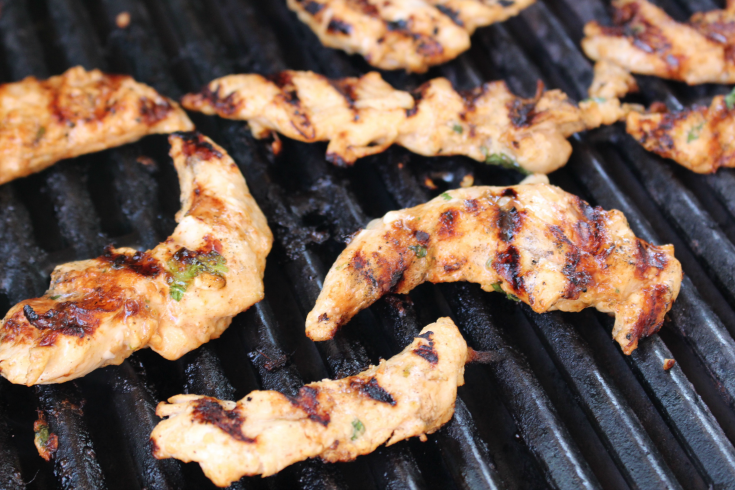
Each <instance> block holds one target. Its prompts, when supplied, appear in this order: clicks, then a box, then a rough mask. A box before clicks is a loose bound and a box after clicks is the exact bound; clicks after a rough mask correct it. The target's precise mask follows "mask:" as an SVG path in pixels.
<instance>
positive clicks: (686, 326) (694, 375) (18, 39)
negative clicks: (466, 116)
mask: <svg viewBox="0 0 735 490" xmlns="http://www.w3.org/2000/svg"><path fill="white" fill-rule="evenodd" d="M658 3H659V4H660V5H661V6H663V7H664V8H665V9H666V10H667V11H669V12H671V13H672V14H673V15H674V16H675V17H676V18H679V19H683V18H686V17H687V16H688V15H689V14H690V13H691V12H692V11H694V10H707V9H712V8H716V7H717V5H715V4H714V3H713V2H711V1H709V0H697V1H693V2H684V1H683V0H681V2H679V1H677V0H661V1H659V2H658ZM607 7H608V5H606V4H605V3H604V2H603V1H600V0H584V1H574V0H556V1H551V0H548V1H542V2H539V3H538V4H537V5H535V6H533V7H531V8H529V9H528V10H526V11H524V12H523V13H522V14H521V15H520V16H519V17H518V18H515V19H512V20H511V21H509V22H506V23H504V24H501V25H496V26H491V27H489V28H485V29H481V30H479V31H478V32H477V33H476V35H475V36H474V37H473V48H472V49H471V50H470V51H469V52H468V53H466V54H464V55H462V56H461V57H459V58H458V59H456V60H454V61H452V62H450V63H448V64H446V65H444V66H441V67H437V68H434V69H433V70H432V71H431V73H429V74H428V75H426V76H417V75H406V74H404V73H384V74H383V75H384V77H385V78H386V79H387V80H388V81H389V82H390V83H392V84H394V85H395V86H397V87H399V88H401V89H407V90H411V89H415V88H417V87H418V86H420V85H421V84H422V83H423V82H425V81H426V80H428V79H429V78H431V77H434V76H446V77H447V78H449V79H450V80H451V81H452V83H454V84H455V86H456V87H457V88H458V89H461V90H467V89H471V88H473V87H474V86H477V85H478V84H480V83H482V82H483V81H488V80H495V79H499V78H503V79H506V80H507V81H508V83H509V86H510V87H511V89H512V90H514V91H516V92H517V93H519V94H522V95H524V96H526V97H530V96H532V95H533V94H534V93H535V90H536V82H537V80H538V79H542V80H543V81H544V82H545V83H546V86H547V87H551V88H557V87H558V88H561V89H563V90H564V91H566V92H567V93H569V94H570V96H572V97H574V98H576V99H581V98H584V97H585V96H586V94H585V90H586V87H587V86H588V85H589V82H590V81H591V73H592V72H591V63H590V62H589V60H587V59H586V58H585V57H584V55H583V54H582V53H581V52H580V50H579V47H578V44H579V39H580V37H581V35H582V27H583V25H584V22H586V21H588V20H591V19H592V18H598V19H600V20H603V21H606V20H607V19H606V16H607V15H608V10H607ZM122 12H127V13H128V14H130V18H131V22H130V24H129V26H128V27H126V28H119V27H118V26H117V25H116V17H117V15H118V14H120V13H122ZM0 49H2V52H3V56H2V57H0V59H1V60H2V65H1V66H0V70H1V71H0V74H2V77H3V81H12V80H18V79H20V78H22V77H24V76H27V75H36V76H38V77H46V76H48V75H50V74H55V73H60V72H61V71H63V70H65V69H66V68H68V67H69V66H73V65H76V64H82V65H84V66H85V67H87V68H101V69H104V70H108V71H113V72H121V73H129V74H131V75H133V76H134V77H136V78H137V79H138V80H140V81H143V82H145V83H149V84H151V85H152V86H154V87H155V88H156V89H158V90H160V91H161V92H163V93H164V94H166V95H169V96H172V97H179V96H180V95H181V94H183V93H185V92H187V91H193V90H197V89H199V88H200V87H201V86H202V85H203V84H204V83H206V82H208V81H209V80H211V79H212V78H215V77H218V76H222V75H225V74H228V73H234V72H242V73H246V72H258V73H263V74H270V73H274V72H277V71H279V70H283V69H286V68H291V69H310V70H314V71H317V72H320V73H324V74H325V75H327V76H330V77H343V76H354V75H358V74H360V73H364V72H366V71H368V70H369V69H370V68H369V66H368V65H367V64H366V63H365V62H364V61H363V60H361V59H359V58H358V57H348V56H347V55H345V54H343V53H341V52H339V51H335V50H330V49H326V48H324V47H322V46H321V45H320V44H319V42H318V40H317V39H316V37H315V36H314V35H313V34H312V33H311V32H310V31H309V30H308V28H307V27H305V26H304V25H303V24H301V23H300V22H298V20H297V19H296V18H295V16H294V15H293V14H292V13H291V12H289V10H288V9H287V8H286V6H285V2H284V1H281V0H277V1H275V0H274V1H271V2H259V1H255V0H213V1H205V0H53V1H52V0H41V1H30V0H15V1H10V2H3V5H2V10H1V11H0ZM640 81H641V87H642V94H641V95H640V99H641V101H642V102H645V103H650V102H652V101H653V100H663V101H664V102H666V103H667V104H668V105H669V106H670V107H673V108H676V107H680V106H682V105H686V104H690V103H692V102H693V101H695V100H697V101H701V100H706V98H707V97H710V96H712V95H713V94H716V93H723V92H724V91H725V90H726V89H725V88H724V87H716V86H705V87H693V88H689V87H683V86H682V85H679V84H672V83H668V82H664V81H661V80H657V79H651V78H646V77H641V78H640ZM194 120H195V122H196V124H197V126H198V127H199V128H200V129H201V130H202V131H203V132H205V133H206V134H208V135H209V136H211V137H212V138H214V140H215V141H217V142H218V143H220V144H222V145H223V146H224V147H225V148H226V149H227V150H228V151H229V152H230V153H231V155H232V156H233V157H234V159H235V160H236V161H237V162H238V164H239V165H240V167H241V169H242V170H243V173H244V175H245V177H246V179H247V180H248V184H249V186H250V188H251V190H252V192H253V194H254V196H255V198H256V200H257V201H258V203H259V204H260V206H261V208H262V209H263V211H264V212H265V214H266V215H267V217H268V219H269V223H270V225H271V227H272V229H273V231H274V233H275V236H276V246H275V249H274V251H273V253H272V254H271V257H269V260H268V268H267V270H266V279H265V282H266V299H265V300H264V301H262V302H261V303H259V304H258V305H256V306H254V307H253V308H251V309H250V311H248V312H246V313H244V314H242V315H240V316H238V317H237V318H236V319H235V321H234V322H233V325H232V326H231V327H230V329H229V330H228V331H227V332H226V333H225V334H224V336H223V338H222V339H220V340H217V341H213V342H211V343H209V344H207V345H205V346H203V347H202V348H200V349H197V350H196V351H194V352H192V353H189V354H187V355H186V356H184V357H183V358H182V359H180V360H179V361H176V362H167V361H164V360H163V359H161V358H159V357H157V356H156V355H155V354H153V353H150V352H139V353H136V354H135V355H134V356H133V357H131V358H130V359H129V360H128V361H126V362H125V363H124V364H123V365H121V366H118V367H109V368H105V369H102V370H99V371H97V372H95V373H92V374H91V375H89V376H87V377H85V378H83V379H81V380H77V381H75V382H72V383H67V384H65V385H62V386H51V387H39V388H35V389H30V388H26V387H19V386H12V385H10V384H9V383H7V382H6V381H5V380H0V487H1V488H9V489H16V488H18V489H20V488H42V489H46V488H82V489H86V488H89V489H92V488H110V489H117V488H119V489H123V488H125V489H127V488H150V489H152V488H171V489H175V488H196V489H199V488H212V485H211V483H209V482H208V480H207V479H206V478H205V477H204V476H203V475H202V473H201V471H200V470H199V468H198V466H197V465H195V464H193V463H191V464H182V463H180V462H178V461H175V460H164V461H158V460H155V459H154V458H153V457H152V456H151V452H150V450H151V448H150V443H149V441H148V435H149V434H150V431H151V429H152V428H153V426H154V425H155V424H156V422H157V419H156V417H155V414H154V409H155V404H156V403H157V402H158V401H160V400H164V399H166V398H167V397H169V396H172V395H175V394H178V393H198V394H203V395H208V396H215V397H218V398H223V399H238V398H241V397H243V396H245V395H246V394H247V393H248V392H249V391H252V390H254V389H276V390H279V391H282V392H284V393H286V394H288V395H290V396H295V395H297V393H298V391H299V388H300V387H301V386H303V384H304V383H306V382H310V381H314V380H319V379H322V378H324V377H341V376H346V375H351V374H355V373H357V372H359V371H361V370H363V369H365V368H366V367H367V366H368V365H369V364H370V363H376V362H377V361H378V359H379V358H381V357H382V358H387V357H390V356H391V355H393V354H395V353H397V352H398V351H400V350H401V349H402V348H403V347H405V346H406V345H407V344H409V343H410V342H411V339H412V338H413V336H414V335H416V334H417V333H418V332H419V330H420V328H421V327H422V326H423V325H425V324H428V323H430V322H433V321H434V320H436V318H437V317H438V316H440V315H451V316H452V317H453V318H454V319H455V320H456V321H457V323H458V325H459V326H460V329H461V330H462V332H463V334H464V335H465V337H466V338H467V340H468V342H469V343H470V345H471V346H472V347H473V348H475V349H478V350H487V351H491V352H493V353H494V356H493V357H492V359H493V361H492V362H491V363H490V364H488V365H470V366H468V367H467V375H466V378H467V385H466V386H465V387H464V388H462V389H460V393H459V398H458V400H457V406H456V413H455V417H454V418H453V419H452V421H451V422H450V423H449V424H447V426H446V427H445V428H443V429H442V430H440V431H438V432H437V433H436V434H434V435H432V436H430V437H429V441H428V442H427V443H421V442H419V441H417V440H412V441H406V442H401V443H399V444H396V445H395V446H392V447H390V448H381V449H379V450H378V451H376V452H375V453H374V454H372V455H369V456H365V457H361V458H359V459H358V460H357V461H355V462H353V463H347V464H335V465H327V464H324V463H321V462H319V461H307V462H303V463H299V464H296V465H293V466H291V467H290V468H287V469H286V470H284V471H282V472H281V473H279V474H278V475H275V476H273V477H270V478H268V479H265V480H263V479H260V478H245V479H243V480H242V481H240V482H238V483H236V484H234V485H233V488H238V489H259V488H266V487H267V488H309V489H310V488H334V489H336V488H360V489H362V488H364V489H373V488H391V489H394V488H417V489H418V488H442V489H443V488H458V489H459V488H518V489H520V488H523V489H526V488H547V487H557V488H626V487H628V488H677V487H679V488H693V489H699V488H701V489H704V488H731V487H735V483H734V482H735V450H734V449H733V445H732V442H733V440H735V382H734V381H733V377H732V373H733V372H735V343H734V342H733V334H735V311H734V310H733V308H734V307H735V276H733V267H732V266H733V264H735V245H734V244H733V243H734V240H735V198H733V192H732V189H733V187H732V185H733V184H734V183H735V172H733V170H731V169H723V170H720V171H719V173H718V174H716V175H711V176H699V175H694V174H692V173H690V172H688V171H686V170H684V169H681V168H679V167H678V166H676V165H674V164H672V163H671V162H667V161H663V160H662V159H660V158H658V157H655V156H653V155H651V154H648V153H646V152H644V151H642V150H641V149H640V147H638V146H637V145H636V144H635V143H634V142H633V141H632V140H631V139H630V138H629V137H628V136H627V135H625V134H624V130H623V129H622V128H621V127H613V128H606V129H602V130H598V131H595V132H591V133H589V134H584V135H580V136H577V137H574V138H573V144H574V147H575V148H574V154H573V156H572V160H571V161H570V164H569V165H568V166H567V167H566V168H564V169H561V170H559V171H557V172H555V173H554V174H553V175H552V176H551V180H552V183H555V184H557V185H560V186H561V187H562V188H564V189H565V190H567V191H569V192H573V193H575V194H578V195H580V196H581V197H583V198H585V199H586V200H588V201H589V202H590V203H592V204H594V205H601V206H603V207H605V208H617V209H620V210H622V211H623V212H624V213H625V215H626V216H627V218H628V220H629V221H630V223H631V226H632V227H633V229H634V230H635V232H636V233H637V234H638V236H640V237H642V238H644V239H646V240H649V241H652V242H654V243H674V244H675V246H676V255H677V257H678V258H679V260H681V261H682V264H683V266H684V270H685V273H686V278H685V281H684V283H683V285H682V291H681V295H680V297H679V300H678V301H677V303H676V304H675V306H674V308H673V310H672V311H671V313H670V314H669V317H668V319H667V321H666V324H665V326H664V328H663V329H662V331H661V334H660V336H655V337H653V338H651V339H647V340H644V341H642V342H641V344H640V347H639V349H638V350H637V351H635V353H634V354H633V355H632V356H623V355H622V354H621V353H620V350H619V348H618V347H617V346H616V345H615V344H614V343H612V342H611V341H610V329H611V326H612V323H611V319H609V318H607V317H604V316H602V315H599V314H597V313H594V312H591V311H585V312H583V313H580V314H565V315H562V314H548V315H536V314H534V313H533V312H532V311H530V309H528V308H527V307H525V306H523V305H518V304H516V303H513V302H510V301H507V300H506V299H505V298H504V297H503V296H502V295H491V294H488V293H484V292H482V291H480V290H479V288H477V287H476V286H473V285H466V284H454V285H442V286H439V287H437V286H432V285H423V286H421V287H419V288H417V290H416V291H414V292H413V293H412V294H411V295H410V296H406V297H398V296H391V295H389V296H388V297H386V298H384V299H383V300H381V301H379V302H378V303H377V304H376V305H374V306H373V307H371V308H370V309H368V310H367V311H365V312H363V313H361V314H359V315H358V316H357V317H355V319H354V320H353V321H352V322H351V323H350V325H349V326H348V327H346V328H345V329H343V331H341V332H340V333H339V334H338V336H337V337H336V338H335V339H334V340H333V341H329V342H324V343H319V344H314V343H312V342H311V341H309V340H308V339H307V338H306V337H305V335H304V330H303V324H304V317H305V315H306V313H308V311H309V309H310V307H311V305H312V304H313V302H314V300H315V299H316V296H317V295H318V292H319V289H320V287H321V281H322V280H323V277H324V275H325V273H326V271H327V269H328V268H329V266H330V264H331V263H332V262H333V260H334V259H335V258H336V256H337V255H338V254H339V252H340V251H341V250H342V248H343V247H344V245H345V240H346V239H347V237H349V236H350V235H351V234H352V233H354V231H355V230H356V229H358V228H359V227H362V226H364V225H365V224H366V223H367V222H368V221H369V220H370V219H371V218H374V217H378V216H381V215H382V214H384V213H385V212H387V211H389V210H392V209H397V208H401V207H407V206H413V205H416V204H419V203H421V202H424V201H426V200H427V199H429V198H431V197H432V196H434V195H436V194H438V193H440V192H443V191H444V190H445V189H446V188H452V187H457V186H458V185H459V182H461V181H462V179H463V178H464V177H465V176H466V175H467V174H470V173H471V174H472V175H473V177H474V180H475V183H477V184H486V185H511V184H514V183H517V182H518V181H519V180H520V179H521V177H522V176H521V175H519V174H516V173H513V172H511V171H506V170H503V169H498V168H494V167H490V166H483V165H481V164H477V163H475V162H472V161H469V160H467V159H463V158H434V159H427V158H422V157H418V156H415V155H410V154H408V153H407V152H406V151H404V150H401V149H390V150H389V151H388V152H386V153H384V154H382V155H378V156H375V157H371V158H367V159H365V160H364V161H360V162H358V163H357V165H356V166H355V167H353V168H351V169H346V170H345V169H336V168H334V167H333V166H332V165H331V164H328V163H327V162H326V161H325V159H324V152H325V147H324V145H304V144H300V143H295V142H291V141H284V151H283V152H282V154H281V155H279V156H278V157H274V156H273V154H272V153H271V151H270V149H269V146H268V143H267V142H257V141H254V140H253V139H252V137H251V135H250V133H249V131H248V130H247V128H246V127H245V125H244V124H242V123H238V122H230V121H222V120H218V119H215V118H206V117H202V116H199V115H194ZM167 151H168V147H167V144H166V142H165V138H164V137H151V138H147V139H145V140H143V141H141V142H140V143H137V144H133V145H128V146H126V147H123V148H119V149H114V150H110V151H106V152H101V153H99V154H95V155H89V156H85V157H82V158H78V159H75V160H73V161H68V162H62V163H60V164H58V165H57V166H55V167H53V168H51V169H48V170H46V171H44V172H42V173H40V174H38V175H35V176H31V177H29V178H27V179H21V180H19V181H16V182H13V183H10V184H7V185H4V186H1V187H0V249H1V250H2V254H0V308H1V309H2V310H3V313H4V311H6V310H7V308H9V306H10V305H11V304H12V303H15V302H17V301H19V300H21V299H23V298H25V297H30V296H36V295H39V294H41V293H42V292H43V291H44V289H45V288H46V287H47V280H48V274H49V272H50V271H51V269H52V268H53V266H55V265H57V264H59V263H63V262H65V261H68V260H74V259H81V258H88V257H94V256H97V255H99V254H100V253H102V251H103V249H104V247H105V245H107V244H108V243H114V244H115V245H128V246H134V247H138V248H141V249H143V248H150V247H152V246H154V245H155V243H156V242H158V241H159V240H161V239H162V238H164V237H165V236H166V235H167V234H168V233H169V232H170V231H171V230H172V229H173V226H174V223H173V214H174V213H175V211H176V210H177V209H178V202H177V199H178V187H177V180H176V175H175V172H174V171H173V169H172V167H171V165H170V162H169V160H168V158H167V156H166V154H167ZM141 162H144V163H145V164H143V163H141ZM427 179H429V180H431V181H433V182H434V183H435V184H436V185H437V186H438V189H435V190H430V189H429V188H428V187H427V186H426V185H425V183H426V182H427ZM666 358H675V359H676V360H677V364H676V366H675V367H674V368H672V369H671V370H669V371H664V370H663V360H664V359H666ZM37 410H39V411H41V412H42V413H43V414H44V415H45V417H46V419H47V420H48V421H49V425H50V428H51V430H52V431H53V432H55V433H56V434H57V436H58V437H59V450H58V451H57V453H56V454H55V456H54V458H53V459H52V461H51V462H48V463H47V462H45V461H43V460H42V459H41V458H40V457H39V456H38V455H37V454H36V453H35V449H34V447H33V443H32V440H33V432H32V430H33V429H32V427H33V421H34V420H35V419H36V418H37V416H38V415H37Z"/></svg>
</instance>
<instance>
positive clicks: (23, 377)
mask: <svg viewBox="0 0 735 490" xmlns="http://www.w3.org/2000/svg"><path fill="white" fill-rule="evenodd" d="M169 141H170V142H171V146H172V148H171V156H172V157H173V159H174V165H175V166H176V170H177V172H178V174H179V181H180V184H181V201H182V208H181V210H180V211H179V213H178V214H177V215H176V219H177V221H178V222H179V224H178V226H177V227H176V229H175V230H174V232H173V234H172V235H171V236H170V237H169V238H168V239H167V240H166V241H165V242H163V243H161V244H160V245H158V246H157V247H156V248H154V249H153V250H150V251H148V252H136V251H135V250H132V249H129V248H120V249H112V248H109V249H108V250H107V252H106V253H105V255H103V256H102V257H99V258H96V259H92V260H83V261H79V262H71V263H68V264H64V265H60V266H58V267H57V268H56V269H55V270H54V272H53V274H52V275H51V287H50V288H49V290H48V291H47V292H46V294H45V295H44V296H43V297H41V298H35V299H30V300H26V301H23V302H21V303H19V304H17V305H15V306H14V307H12V308H11V309H10V311H9V312H8V314H7V316H6V317H5V319H4V320H3V321H2V323H1V324H0V374H2V376H4V377H6V378H7V379H8V380H10V381H11V382H13V383H20V384H26V385H33V384H46V383H59V382H62V381H67V380H70V379H74V378H78V377H80V376H84V375H85V374H87V373H89V372H90V371H92V370H94V369H97V368H99V367H102V366H106V365H109V364H120V363H121V362H122V361H123V360H124V359H125V358H126V357H128V356H129V355H130V354H131V353H132V352H134V351H136V350H138V349H142V348H144V347H151V348H152V349H153V350H155V351H156V352H158V353H159V354H161V355H162V356H163V357H165V358H166V359H177V358H179V357H181V356H182V355H184V354H185V353H187V352H189V351H190V350H192V349H194V348H196V347H199V346H200V345H201V344H203V343H205V342H207V341H209V340H210V339H212V338H217V337H219V336H220V335H221V334H222V332H223V331H224V330H225V329H226V328H227V327H228V326H229V324H230V322H231V320H232V317H233V316H235V315H237V314H238V313H240V312H241V311H243V310H245V309H246V308H248V307H249V306H251V305H252V304H254V303H256V302H258V301H260V300H261V299H262V298H263V272H264V269H265V258H266V256H267V255H268V252H269V251H270V248H271V243H272V241H273V239H272V235H271V232H270V229H269V228H268V224H267V222H266V220H265V217H264V216H263V214H262V212H261V211H260V209H259V208H258V205H257V204H256V202H255V200H254V199H253V197H252V196H251V195H250V192H249V191H248V188H247V185H246V184H245V179H243V177H242V174H241V173H240V170H239V169H238V168H237V166H236V165H235V163H234V162H233V161H232V159H231V158H230V157H229V156H228V155H227V154H226V153H225V151H224V150H223V149H222V148H220V147H219V146H217V145H216V144H214V143H213V142H212V141H211V140H209V139H208V138H206V137H204V136H202V135H200V134H198V133H175V134H173V135H171V136H170V137H169Z"/></svg>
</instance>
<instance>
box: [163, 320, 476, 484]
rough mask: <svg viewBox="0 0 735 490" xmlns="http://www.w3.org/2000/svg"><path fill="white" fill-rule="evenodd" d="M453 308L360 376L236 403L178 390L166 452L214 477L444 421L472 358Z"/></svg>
mask: <svg viewBox="0 0 735 490" xmlns="http://www.w3.org/2000/svg"><path fill="white" fill-rule="evenodd" d="M471 353H472V351H470V350H469V349H468V348H467V344H466V343H465V341H464V339H463V338H462V335H461V334H460V333H459V330H458V329H457V327H456V326H455V325H454V323H453V322H452V320H450V319H449V318H440V319H439V320H438V321H437V322H436V323H434V324H431V325H429V326H427V327H425V328H424V329H423V330H422V331H421V334H420V335H419V336H418V337H416V338H415V339H414V341H413V342H412V343H411V344H410V345H409V346H408V347H406V349H405V350H404V351H403V352H401V353H400V354H398V355H396V356H394V357H392V358H391V359H390V360H388V361H381V362H380V364H379V365H377V366H372V367H370V368H369V369H368V370H366V371H363V372H362V373H360V374H357V375H355V376H350V377H348V378H343V379H340V380H323V381H320V382H318V383H311V384H308V385H306V386H304V387H303V388H301V390H300V391H299V394H298V396H295V397H292V396H287V395H284V394H282V393H279V392H276V391H254V392H252V393H250V394H249V395H248V396H246V397H245V398H243V399H242V400H240V401H239V402H237V403H235V402H232V401H220V400H217V399H214V398H210V397H204V396H197V395H178V396H175V397H173V398H171V399H169V403H164V402H162V403H160V404H159V405H158V408H157V410H156V414H157V415H158V416H159V417H168V418H167V420H164V421H163V422H161V423H159V424H158V426H157V427H156V428H155V429H154V430H153V434H152V435H151V441H152V444H153V448H154V450H153V451H154V452H153V454H154V455H155V456H156V457H157V458H177V459H180V460H182V461H185V462H189V461H196V462H198V463H199V464H200V465H201V466H202V469H203V470H204V474H205V475H207V477H208V478H209V479H210V480H212V481H213V482H214V484H215V485H218V486H221V487H224V486H227V485H229V484H230V483H231V482H233V481H236V480H239V479H240V478H241V477H243V476H245V475H263V476H269V475H272V474H274V473H277V472H278V471H280V470H282V469H283V468H285V467H286V466H289V465H291V464H293V463H295V462H297V461H303V460H305V459H307V458H314V457H317V456H318V457H320V458H321V459H322V460H324V461H328V462H337V461H351V460H353V459H355V458H356V457H357V456H359V455H362V454H368V453H370V452H372V451H374V450H375V449H376V448H377V447H378V446H380V445H381V444H383V443H387V444H388V445H391V444H393V443H395V442H398V441H401V440H403V439H408V438H409V437H415V436H419V437H421V438H422V439H423V440H425V439H426V436H425V435H426V434H431V433H433V432H435V431H437V430H438V429H439V428H440V427H441V426H442V425H444V424H445V423H447V422H448V421H449V420H450V419H451V418H452V415H453V414H454V402H455V399H456V397H457V387H458V386H462V385H463V384H464V366H465V363H466V362H468V361H469V360H471V357H472V354H471Z"/></svg>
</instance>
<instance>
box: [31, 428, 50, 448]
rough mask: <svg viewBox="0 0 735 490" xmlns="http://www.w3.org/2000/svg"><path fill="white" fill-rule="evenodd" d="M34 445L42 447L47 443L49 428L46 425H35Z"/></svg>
mask: <svg viewBox="0 0 735 490" xmlns="http://www.w3.org/2000/svg"><path fill="white" fill-rule="evenodd" d="M34 428H35V429H36V435H35V439H36V441H35V442H36V446H40V447H44V446H45V445H46V444H48V438H49V430H48V425H41V424H38V425H37V426H36V427H34Z"/></svg>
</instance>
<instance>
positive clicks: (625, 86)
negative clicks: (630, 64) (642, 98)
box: [588, 60, 638, 99]
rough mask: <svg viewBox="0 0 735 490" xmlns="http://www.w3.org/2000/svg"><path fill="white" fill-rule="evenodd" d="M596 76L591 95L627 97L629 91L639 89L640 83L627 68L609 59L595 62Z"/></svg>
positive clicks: (610, 97) (590, 91)
mask: <svg viewBox="0 0 735 490" xmlns="http://www.w3.org/2000/svg"><path fill="white" fill-rule="evenodd" d="M594 73H595V76H594V78H593V80H592V85H591V86H590V88H589V91H588V93H589V96H590V97H602V98H603V99H617V98H622V97H625V96H626V95H627V94H628V93H629V92H637V91H638V83H637V82H636V81H635V78H633V75H631V74H630V72H628V71H627V70H626V69H625V68H622V67H621V66H618V65H616V64H615V63H613V62H611V61H608V60H600V61H598V62H597V63H595V69H594Z"/></svg>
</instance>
